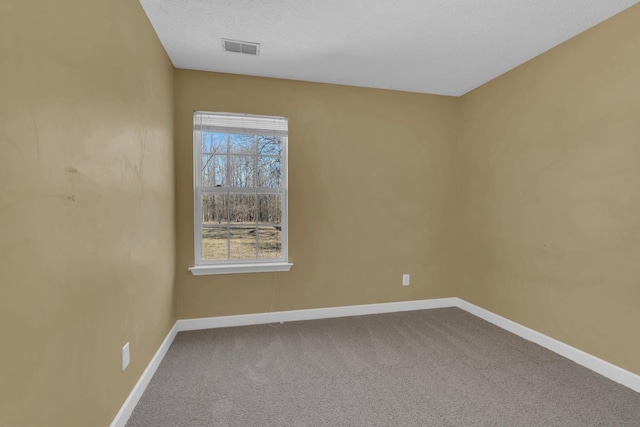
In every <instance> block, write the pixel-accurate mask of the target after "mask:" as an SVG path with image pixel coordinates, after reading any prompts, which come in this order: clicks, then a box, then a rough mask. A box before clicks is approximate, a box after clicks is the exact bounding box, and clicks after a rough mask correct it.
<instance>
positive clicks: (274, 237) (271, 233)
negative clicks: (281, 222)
mask: <svg viewBox="0 0 640 427" xmlns="http://www.w3.org/2000/svg"><path fill="white" fill-rule="evenodd" d="M281 257H282V231H281V230H280V227H259V228H258V258H281Z"/></svg>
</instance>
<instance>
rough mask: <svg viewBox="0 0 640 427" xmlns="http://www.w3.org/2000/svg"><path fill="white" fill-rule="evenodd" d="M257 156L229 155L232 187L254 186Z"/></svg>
mask: <svg viewBox="0 0 640 427" xmlns="http://www.w3.org/2000/svg"><path fill="white" fill-rule="evenodd" d="M255 166H256V158H255V157H253V156H229V171H230V173H229V178H230V180H231V182H230V186H231V187H253V186H254V185H253V183H254V176H255V169H256V167H255Z"/></svg>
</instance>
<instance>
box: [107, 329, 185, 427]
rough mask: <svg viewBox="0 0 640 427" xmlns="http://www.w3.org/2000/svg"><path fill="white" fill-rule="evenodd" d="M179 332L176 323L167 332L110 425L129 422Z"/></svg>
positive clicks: (122, 424)
mask: <svg viewBox="0 0 640 427" xmlns="http://www.w3.org/2000/svg"><path fill="white" fill-rule="evenodd" d="M177 333H178V329H177V327H176V325H175V324H174V325H173V327H172V328H171V330H170V331H169V333H168V334H167V337H166V338H165V339H164V341H162V344H160V348H158V351H156V354H154V355H153V357H152V358H151V361H150V362H149V364H148V365H147V368H146V369H145V370H144V372H143V373H142V375H141V376H140V379H139V380H138V382H137V383H136V385H135V386H134V387H133V390H131V393H129V396H128V397H127V400H125V401H124V404H123V405H122V408H120V411H118V414H117V415H116V417H115V418H114V419H113V421H112V422H111V426H110V427H124V426H125V424H127V421H129V417H130V416H131V413H132V412H133V410H134V409H135V407H136V405H137V404H138V401H139V400H140V398H141V397H142V393H144V391H145V390H146V388H147V386H148V385H149V382H150V381H151V378H153V375H154V374H155V373H156V370H157V369H158V366H160V362H162V359H164V356H165V355H166V354H167V351H168V350H169V347H171V343H173V340H174V339H175V337H176V334H177Z"/></svg>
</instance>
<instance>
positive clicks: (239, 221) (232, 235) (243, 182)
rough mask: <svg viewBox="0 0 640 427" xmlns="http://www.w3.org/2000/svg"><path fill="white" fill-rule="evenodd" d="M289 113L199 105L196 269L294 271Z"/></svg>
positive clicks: (204, 271)
mask: <svg viewBox="0 0 640 427" xmlns="http://www.w3.org/2000/svg"><path fill="white" fill-rule="evenodd" d="M287 142H288V123H287V119H286V118H285V117H273V116H255V115H248V114H233V113H209V112H201V111H196V112H195V113H194V131H193V144H194V145H193V147H194V161H193V165H194V221H195V222H194V243H195V264H196V265H195V267H192V268H190V270H191V272H192V273H193V274H194V275H200V274H220V273H235V272H259V271H287V270H289V269H290V268H291V264H289V263H288V262H287V259H288V254H287V249H288V248H287V241H288V239H287V237H288V227H287Z"/></svg>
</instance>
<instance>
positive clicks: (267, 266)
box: [189, 111, 293, 276]
mask: <svg viewBox="0 0 640 427" xmlns="http://www.w3.org/2000/svg"><path fill="white" fill-rule="evenodd" d="M205 115H215V116H216V117H217V119H219V121H218V124H216V125H207V126H206V127H207V131H209V130H210V131H216V132H221V133H239V134H250V135H256V137H257V136H258V135H278V136H281V137H283V147H282V165H283V167H282V169H283V172H282V177H281V187H280V188H276V189H271V188H260V189H257V187H251V188H243V187H223V188H222V189H218V188H211V187H205V186H203V185H202V182H201V181H202V172H201V171H202V128H203V126H202V124H201V123H200V125H197V123H196V120H198V118H199V117H200V118H202V117H203V116H205ZM193 117H194V127H193V195H194V197H193V199H194V206H193V207H194V223H193V224H194V254H195V266H193V267H190V268H189V270H190V271H191V273H192V274H193V275H194V276H201V275H210V274H230V273H259V272H273V271H289V270H290V269H291V267H292V266H293V264H292V263H290V262H288V236H289V233H288V231H289V227H288V189H289V185H288V175H289V170H288V169H289V165H288V157H289V156H288V154H289V153H288V146H289V144H288V128H287V129H286V130H283V129H277V130H269V131H260V130H259V129H254V128H250V129H247V128H245V127H242V125H241V123H242V121H243V119H246V120H247V122H251V123H254V122H259V121H265V122H267V121H269V120H271V121H274V120H278V121H281V120H284V121H285V122H286V120H287V119H286V117H275V116H256V115H250V114H237V113H213V112H205V111H195V112H194V116H193ZM225 119H229V122H231V124H227V125H225V123H224V122H225ZM227 155H228V154H227ZM255 156H256V158H260V154H259V153H256V154H255ZM225 192H227V193H228V192H233V193H235V194H237V193H249V194H256V195H259V194H280V195H281V196H282V197H281V200H282V205H281V230H280V232H281V238H282V242H281V257H280V258H277V259H259V258H257V257H256V258H255V259H244V260H231V259H228V260H215V261H214V260H203V259H202V196H203V195H206V194H225ZM256 223H257V218H256ZM227 226H228V225H227ZM256 250H257V249H256Z"/></svg>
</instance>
